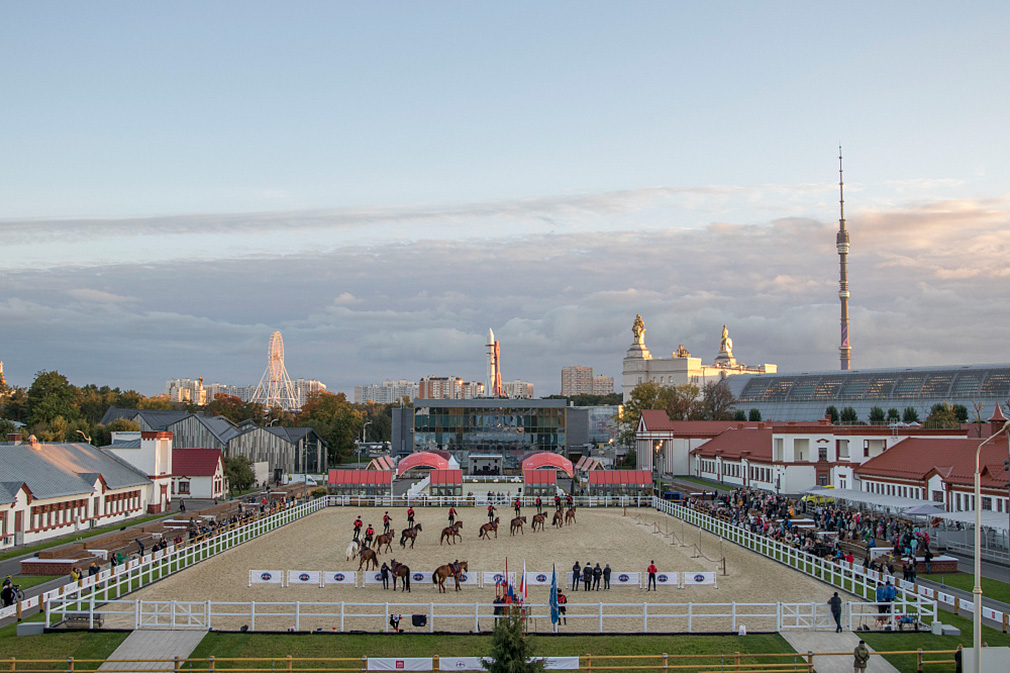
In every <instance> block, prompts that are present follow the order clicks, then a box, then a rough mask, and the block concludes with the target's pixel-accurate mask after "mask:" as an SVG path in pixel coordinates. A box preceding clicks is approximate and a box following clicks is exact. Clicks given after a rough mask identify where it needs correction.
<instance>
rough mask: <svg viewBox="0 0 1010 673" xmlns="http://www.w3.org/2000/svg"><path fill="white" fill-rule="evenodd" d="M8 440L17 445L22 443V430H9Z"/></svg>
mask: <svg viewBox="0 0 1010 673" xmlns="http://www.w3.org/2000/svg"><path fill="white" fill-rule="evenodd" d="M7 441H8V442H11V443H12V444H14V446H17V445H19V444H20V443H21V433H20V432H8V433H7Z"/></svg>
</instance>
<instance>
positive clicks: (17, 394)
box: [0, 387, 28, 423]
mask: <svg viewBox="0 0 1010 673" xmlns="http://www.w3.org/2000/svg"><path fill="white" fill-rule="evenodd" d="M0 411H2V413H0V416H3V417H4V418H6V419H8V420H11V421H17V422H18V423H27V422H28V389H27V388H16V387H15V388H11V389H10V390H9V394H8V395H7V398H6V399H5V400H3V404H2V405H0Z"/></svg>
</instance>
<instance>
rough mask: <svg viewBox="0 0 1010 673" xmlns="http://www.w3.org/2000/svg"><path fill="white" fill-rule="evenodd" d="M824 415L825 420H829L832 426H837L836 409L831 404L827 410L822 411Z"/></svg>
mask: <svg viewBox="0 0 1010 673" xmlns="http://www.w3.org/2000/svg"><path fill="white" fill-rule="evenodd" d="M824 415H825V416H826V417H827V418H830V419H831V423H832V425H837V424H838V407H836V406H835V405H833V404H832V405H831V406H829V407H828V408H827V409H825V410H824Z"/></svg>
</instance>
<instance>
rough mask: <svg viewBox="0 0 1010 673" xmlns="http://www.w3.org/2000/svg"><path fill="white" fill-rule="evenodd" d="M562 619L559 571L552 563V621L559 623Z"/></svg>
mask: <svg viewBox="0 0 1010 673" xmlns="http://www.w3.org/2000/svg"><path fill="white" fill-rule="evenodd" d="M559 621H561V619H560V617H559V616H558V571H557V569H556V568H555V566H554V564H551V623H552V624H557V623H558V622H559Z"/></svg>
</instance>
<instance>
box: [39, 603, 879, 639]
mask: <svg viewBox="0 0 1010 673" xmlns="http://www.w3.org/2000/svg"><path fill="white" fill-rule="evenodd" d="M56 603H57V604H56V605H53V606H52V609H51V611H50V616H51V619H54V620H56V621H58V620H59V619H60V618H61V617H63V615H64V613H65V612H67V613H72V614H73V615H74V616H75V617H77V618H80V619H89V620H93V622H94V623H95V624H96V625H97V624H98V622H99V620H101V621H102V622H103V623H104V625H105V626H113V627H115V628H122V629H164V628H170V629H201V630H206V629H216V630H219V631H220V630H224V631H229V630H235V631H237V630H239V629H240V628H242V627H245V628H246V629H247V630H249V631H272V632H279V631H288V630H291V629H294V630H295V631H338V632H347V631H372V632H375V631H385V630H388V629H389V626H388V625H389V616H390V615H391V614H399V615H402V617H403V621H401V623H400V627H401V629H404V628H405V629H406V630H408V631H409V630H411V627H410V624H411V620H410V617H411V616H412V615H423V616H424V619H423V620H422V621H423V622H424V626H423V627H414V628H415V629H421V630H424V631H427V632H429V633H431V632H435V631H440V632H471V631H472V632H475V633H477V632H482V631H483V632H487V631H490V630H491V629H492V628H493V627H494V620H495V617H496V615H495V614H494V610H495V608H496V607H500V606H495V605H492V604H489V603H435V602H426V603H396V602H389V603H357V602H346V601H345V602H339V603H317V602H312V603H310V602H304V601H297V602H258V601H249V602H242V603H237V602H218V601H147V600H144V601H139V600H138V601H130V600H110V601H107V602H105V603H104V604H103V605H100V606H98V605H96V604H95V603H94V602H87V603H82V602H80V601H77V602H74V601H72V600H66V601H65V605H71V604H73V607H74V608H75V609H73V610H71V609H66V610H65V609H64V604H61V603H62V602H61V601H56ZM850 605H857V606H862V605H864V604H861V603H853V604H850ZM850 605H846V612H845V615H844V619H845V620H846V622H848V623H850V624H855V623H856V621H854V619H855V617H854V616H853V614H850V612H849V607H850ZM565 607H566V608H567V610H566V614H565V615H564V622H563V623H562V624H559V625H557V626H555V625H554V624H552V622H551V619H550V606H549V605H548V604H543V603H527V604H526V605H524V606H523V611H524V614H525V616H526V621H527V628H528V630H529V631H530V632H533V633H548V632H559V631H561V632H563V631H576V632H582V633H591V632H597V633H736V632H738V631H739V629H740V627H741V626H744V627H746V628H747V630H748V631H749V632H752V633H754V632H771V631H784V630H791V629H813V628H826V627H827V626H833V621H832V620H831V616H830V614H829V613H828V612H827V606H826V605H823V604H821V603H642V602H635V603H571V602H569V603H568V604H567V605H566V606H565Z"/></svg>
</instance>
